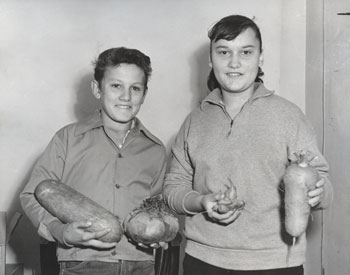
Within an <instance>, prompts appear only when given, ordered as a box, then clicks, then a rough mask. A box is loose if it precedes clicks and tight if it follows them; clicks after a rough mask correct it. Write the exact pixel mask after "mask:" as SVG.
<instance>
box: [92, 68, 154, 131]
mask: <svg viewBox="0 0 350 275" xmlns="http://www.w3.org/2000/svg"><path fill="white" fill-rule="evenodd" d="M92 90H93V94H94V96H95V97H96V98H97V99H99V100H100V102H101V107H102V119H103V121H104V123H105V125H106V126H110V127H112V128H118V127H119V126H120V127H124V126H127V127H128V126H129V124H130V123H131V121H132V119H133V118H134V117H135V116H136V115H137V113H138V112H139V110H140V107H141V105H142V103H143V102H144V98H145V96H146V91H147V90H146V88H145V74H144V72H143V70H142V69H141V68H139V67H138V66H136V65H134V64H126V63H122V64H119V65H118V66H115V67H109V68H107V69H106V71H105V72H104V76H103V79H102V81H101V82H100V85H99V84H98V82H97V81H93V82H92Z"/></svg>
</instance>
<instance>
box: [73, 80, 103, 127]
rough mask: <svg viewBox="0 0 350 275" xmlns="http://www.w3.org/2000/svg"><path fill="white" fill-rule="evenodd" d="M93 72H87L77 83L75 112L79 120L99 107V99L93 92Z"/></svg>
mask: <svg viewBox="0 0 350 275" xmlns="http://www.w3.org/2000/svg"><path fill="white" fill-rule="evenodd" d="M92 80H93V76H92V73H89V74H86V75H84V76H83V77H81V79H80V80H79V82H77V83H76V86H75V90H76V102H75V105H74V114H75V117H76V118H77V120H78V121H81V120H84V119H86V118H87V117H88V116H89V115H91V114H92V113H93V112H94V111H95V110H97V109H98V107H99V101H98V100H97V99H96V98H95V97H94V96H93V94H92V92H91V81H92Z"/></svg>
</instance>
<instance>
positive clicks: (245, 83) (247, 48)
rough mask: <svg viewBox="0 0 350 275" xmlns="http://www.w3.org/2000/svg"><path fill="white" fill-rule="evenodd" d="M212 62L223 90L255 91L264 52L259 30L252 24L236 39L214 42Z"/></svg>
mask: <svg viewBox="0 0 350 275" xmlns="http://www.w3.org/2000/svg"><path fill="white" fill-rule="evenodd" d="M210 57H211V66H212V68H213V71H214V74H215V77H216V79H217V81H218V83H219V84H220V86H221V90H222V91H223V92H227V93H241V92H247V93H252V92H253V90H254V82H255V78H256V76H257V74H258V68H259V66H261V65H262V62H263V56H262V53H261V52H260V42H259V40H258V38H257V37H256V34H255V32H254V31H253V30H252V29H251V28H248V29H246V30H245V31H243V32H242V33H240V34H239V35H238V36H237V37H236V38H235V39H233V40H230V41H229V40H225V39H220V40H218V41H216V42H212V45H211V53H210Z"/></svg>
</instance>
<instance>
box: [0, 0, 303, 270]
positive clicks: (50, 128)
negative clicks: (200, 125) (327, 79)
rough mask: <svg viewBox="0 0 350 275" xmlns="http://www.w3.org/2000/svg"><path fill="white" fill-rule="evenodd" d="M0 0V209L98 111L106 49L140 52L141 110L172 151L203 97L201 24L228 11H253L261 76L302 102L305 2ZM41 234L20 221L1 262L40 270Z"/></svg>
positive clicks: (10, 205)
mask: <svg viewBox="0 0 350 275" xmlns="http://www.w3.org/2000/svg"><path fill="white" fill-rule="evenodd" d="M288 2H290V1H283V0H265V1H261V0H246V1H234V0H220V1H217V0H191V1H185V0H173V1H170V0H148V1H143V0H129V1H122V0H114V1H103V0H100V1H93V0H71V1H58V0H57V1H54V0H51V1H47V0H36V1H35V0H32V1H24V0H23V1H20V0H12V1H6V0H2V1H0V30H1V36H0V83H1V86H0V87H1V88H0V93H1V100H0V146H1V151H0V182H1V184H0V211H8V212H9V217H11V216H12V215H13V213H14V212H15V211H22V210H21V208H20V204H19V200H18V195H19V192H20V191H21V190H22V188H23V187H24V185H25V183H26V181H27V179H28V176H29V173H30V170H31V168H32V166H33V164H34V162H35V161H36V160H37V158H38V157H39V156H40V153H41V152H42V151H43V150H44V148H45V146H46V145H47V143H48V142H49V140H50V139H51V137H52V136H53V134H54V133H55V132H56V131H57V130H58V129H59V128H61V127H62V126H64V125H66V124H68V123H71V122H74V121H77V120H79V119H82V118H84V117H86V115H87V114H89V113H91V111H93V109H94V108H95V107H96V102H95V101H94V99H93V98H92V95H91V92H90V82H91V80H92V70H93V66H92V62H93V61H94V60H95V58H96V57H97V55H98V54H99V53H100V52H101V51H103V50H105V49H107V48H110V47H118V46H126V47H131V48H138V49H139V50H141V51H143V52H144V53H146V54H147V55H149V56H150V57H151V60H152V65H153V75H152V77H151V80H150V83H149V92H148V95H147V97H146V101H145V103H144V105H143V107H142V109H141V112H140V113H139V118H140V119H141V120H142V121H143V123H144V124H145V125H146V126H147V127H148V129H149V130H151V131H152V132H153V133H154V134H155V135H157V136H158V137H159V138H160V139H161V140H162V141H163V142H164V143H165V144H166V146H167V149H168V150H169V149H170V145H171V142H172V140H173V138H174V136H175V134H176V132H177V130H178V129H179V127H180V125H181V123H182V121H183V119H184V118H185V116H186V115H187V114H188V113H189V112H190V111H191V110H192V109H193V108H194V107H196V106H197V104H198V102H199V101H200V100H201V99H202V98H203V97H205V96H206V95H207V88H206V78H207V74H208V72H209V67H208V46H209V45H208V44H209V40H208V38H207V30H208V29H209V27H210V26H212V25H213V24H214V23H215V22H216V21H217V20H218V19H220V18H221V17H223V16H226V15H229V14H243V15H246V16H249V17H255V21H256V23H257V24H258V25H259V26H260V28H261V31H262V37H263V48H264V58H265V62H264V66H263V70H264V72H265V77H264V82H265V84H266V86H267V87H268V88H270V89H273V90H275V91H276V93H277V94H280V95H282V96H285V97H287V98H289V99H290V100H292V101H293V102H295V103H296V104H297V105H299V106H300V107H301V108H302V109H304V106H305V36H306V35H305V0H298V1H293V3H288ZM38 245H39V239H38V237H37V235H36V233H35V230H34V228H33V227H32V226H31V224H30V223H29V221H28V220H27V219H26V218H25V217H24V218H23V219H22V220H21V221H20V224H19V226H18V227H17V229H16V232H15V234H14V236H13V238H12V239H11V241H10V245H9V246H8V249H7V261H8V263H24V264H25V266H26V274H30V270H32V269H33V270H36V274H38V272H39V271H38V257H39V250H38Z"/></svg>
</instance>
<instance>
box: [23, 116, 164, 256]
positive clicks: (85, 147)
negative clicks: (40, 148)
mask: <svg viewBox="0 0 350 275" xmlns="http://www.w3.org/2000/svg"><path fill="white" fill-rule="evenodd" d="M165 168H166V150H165V147H164V145H163V144H162V142H161V141H160V140H159V139H158V138H156V137H155V136H154V135H152V134H151V133H150V132H149V131H148V130H147V129H146V128H145V127H144V126H143V125H142V123H141V122H140V121H139V120H138V119H137V118H135V126H134V127H133V128H132V129H131V131H130V133H129V134H128V136H127V138H126V140H125V143H124V145H123V146H122V148H119V147H118V146H117V145H116V144H115V143H114V142H113V141H112V139H111V138H109V136H108V135H107V134H106V132H105V128H104V126H103V122H102V119H101V116H100V112H96V113H95V114H94V115H93V116H92V117H91V118H90V119H88V120H86V121H83V122H78V123H74V124H70V125H68V126H66V127H64V128H62V129H60V130H59V131H58V132H57V133H56V134H55V135H54V137H53V138H52V140H51V142H50V143H49V145H48V146H47V148H46V149H45V151H44V153H43V155H42V156H41V157H40V159H39V160H38V161H37V163H36V164H35V166H34V168H33V171H32V174H31V176H30V179H29V182H28V184H27V185H26V187H25V189H24V190H23V191H22V193H21V194H20V200H21V204H22V207H23V209H24V211H25V213H26V214H27V216H28V217H29V219H30V220H31V221H32V223H33V224H34V225H35V226H36V228H37V229H38V233H39V235H40V236H42V237H43V238H45V239H47V240H49V241H57V242H58V244H59V245H58V251H57V255H58V260H59V261H89V260H97V261H105V262H115V261H118V259H124V260H137V261H142V260H152V259H153V255H152V251H151V250H144V249H141V248H139V247H137V246H135V245H134V244H132V243H130V242H129V241H128V240H127V238H126V237H125V236H123V237H122V239H121V241H120V242H118V243H117V246H116V248H114V249H111V250H103V251H102V250H101V251H98V250H95V249H92V248H77V247H73V248H68V247H66V246H64V245H62V243H64V242H63V240H62V232H60V230H61V229H62V227H60V226H57V221H58V220H57V218H55V217H53V216H52V215H50V214H48V212H47V211H45V210H44V209H43V208H42V207H41V206H40V205H39V204H38V202H37V200H36V199H35V197H34V190H35V187H36V186H37V184H38V183H40V182H41V181H43V180H45V179H54V180H59V181H61V182H62V183H64V184H67V185H69V186H71V187H73V188H74V189H76V190H77V191H79V192H81V193H82V194H84V195H85V196H87V197H88V198H90V199H92V200H94V201H95V202H97V203H98V204H100V205H101V206H103V207H104V208H106V209H107V210H109V211H111V212H112V213H113V214H115V215H117V216H118V217H119V218H120V221H121V222H123V220H124V218H125V217H126V215H127V214H128V213H130V212H131V211H132V210H133V209H134V208H136V207H138V206H140V204H141V203H142V201H143V200H144V199H146V198H148V197H150V196H154V195H157V194H159V193H161V190H162V185H163V179H164V174H165ZM53 233H54V234H53Z"/></svg>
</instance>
